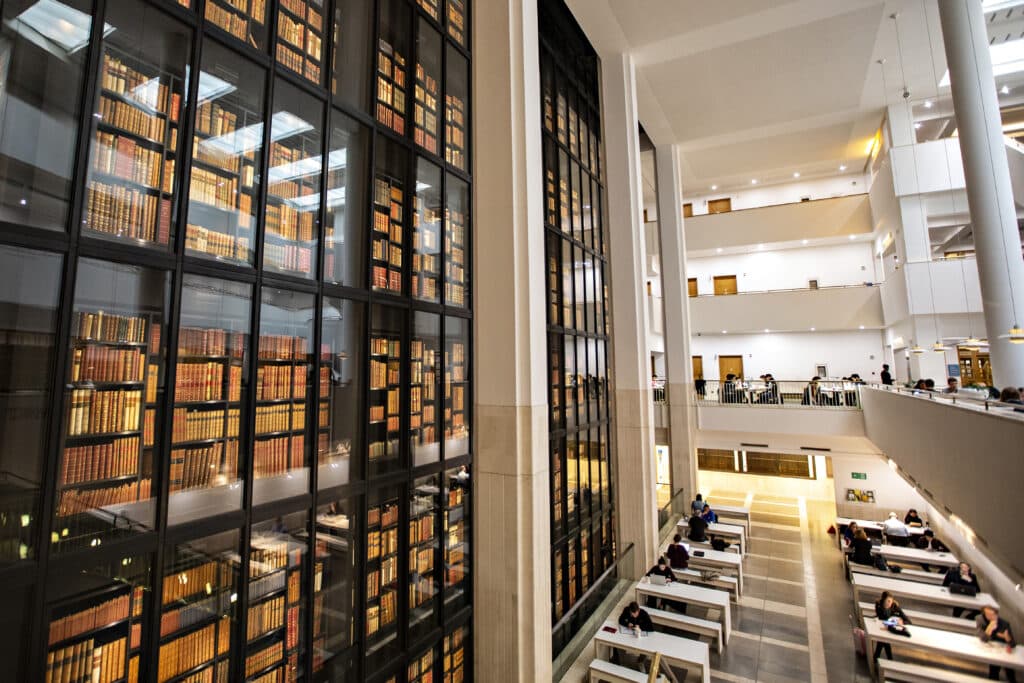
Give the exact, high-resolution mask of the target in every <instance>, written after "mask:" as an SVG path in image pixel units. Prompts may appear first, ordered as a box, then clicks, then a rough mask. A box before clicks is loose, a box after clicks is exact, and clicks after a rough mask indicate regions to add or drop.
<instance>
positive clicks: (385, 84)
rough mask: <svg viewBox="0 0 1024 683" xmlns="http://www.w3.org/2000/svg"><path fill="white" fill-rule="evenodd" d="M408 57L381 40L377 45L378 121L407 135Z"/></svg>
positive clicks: (400, 133)
mask: <svg viewBox="0 0 1024 683" xmlns="http://www.w3.org/2000/svg"><path fill="white" fill-rule="evenodd" d="M407 71H408V65H407V64H406V55H405V54H404V53H403V52H402V51H400V50H399V49H396V48H395V47H394V46H393V45H392V44H391V43H390V42H388V41H387V40H385V39H384V38H381V39H380V40H379V42H378V43H377V120H378V121H379V122H381V123H382V124H384V125H385V126H387V127H388V128H390V129H391V130H393V131H394V132H396V133H398V134H399V135H405V111H406V99H405V94H406V93H405V91H406V80H407V75H408V74H407Z"/></svg>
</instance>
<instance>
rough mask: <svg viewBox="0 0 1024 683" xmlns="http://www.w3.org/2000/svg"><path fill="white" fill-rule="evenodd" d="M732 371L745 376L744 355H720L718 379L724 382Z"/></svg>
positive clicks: (739, 375) (738, 375)
mask: <svg viewBox="0 0 1024 683" xmlns="http://www.w3.org/2000/svg"><path fill="white" fill-rule="evenodd" d="M730 373H732V374H733V375H736V376H737V377H743V356H719V357H718V379H719V380H720V381H723V382H724V381H725V378H726V377H728V376H729V374H730Z"/></svg>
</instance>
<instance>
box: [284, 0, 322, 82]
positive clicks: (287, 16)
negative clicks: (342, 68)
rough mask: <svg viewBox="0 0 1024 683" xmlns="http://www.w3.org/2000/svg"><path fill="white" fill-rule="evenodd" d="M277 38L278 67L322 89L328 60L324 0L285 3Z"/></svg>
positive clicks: (300, 0)
mask: <svg viewBox="0 0 1024 683" xmlns="http://www.w3.org/2000/svg"><path fill="white" fill-rule="evenodd" d="M277 38H278V40H277V63H278V64H281V65H283V66H284V67H286V68H288V69H291V70H292V71H294V72H295V73H297V74H299V75H300V76H302V77H303V78H305V79H306V80H307V81H309V82H311V83H315V84H316V85H320V84H321V83H322V82H323V68H322V67H323V60H324V57H323V52H324V3H323V0H281V4H280V7H279V9H278V11H277Z"/></svg>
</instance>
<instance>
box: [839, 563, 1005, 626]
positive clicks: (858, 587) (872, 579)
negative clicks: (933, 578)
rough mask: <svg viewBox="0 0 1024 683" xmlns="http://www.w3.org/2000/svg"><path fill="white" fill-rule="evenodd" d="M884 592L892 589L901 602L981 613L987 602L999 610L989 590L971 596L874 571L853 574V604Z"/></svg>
mask: <svg viewBox="0 0 1024 683" xmlns="http://www.w3.org/2000/svg"><path fill="white" fill-rule="evenodd" d="M882 591H889V592H890V593H891V594H892V595H893V597H895V598H896V599H897V600H899V601H901V602H902V601H903V600H916V601H918V602H927V603H931V604H933V605H940V606H942V607H963V608H964V609H970V610H977V611H979V612H980V611H981V608H982V607H984V606H985V605H992V606H994V607H995V608H996V609H998V608H999V603H997V602H996V599H995V598H994V597H992V596H991V595H989V594H988V593H978V594H977V595H975V596H974V597H971V596H969V595H957V594H956V593H950V592H949V589H948V588H945V587H943V586H933V585H931V584H927V583H918V582H916V581H901V580H900V579H890V578H886V577H884V576H872V575H871V574H854V575H853V602H854V603H858V602H860V601H861V597H862V595H880V594H881V593H882ZM897 637H899V636H897Z"/></svg>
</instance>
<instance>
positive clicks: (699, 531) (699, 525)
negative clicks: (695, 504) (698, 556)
mask: <svg viewBox="0 0 1024 683" xmlns="http://www.w3.org/2000/svg"><path fill="white" fill-rule="evenodd" d="M686 524H687V526H689V527H690V531H689V532H688V533H687V534H686V537H687V538H688V539H690V540H691V541H696V542H698V543H704V542H705V541H707V540H708V537H707V530H708V523H707V522H705V521H704V520H703V519H701V518H700V517H698V516H697V515H693V516H691V517H690V519H688V520H687V521H686Z"/></svg>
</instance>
